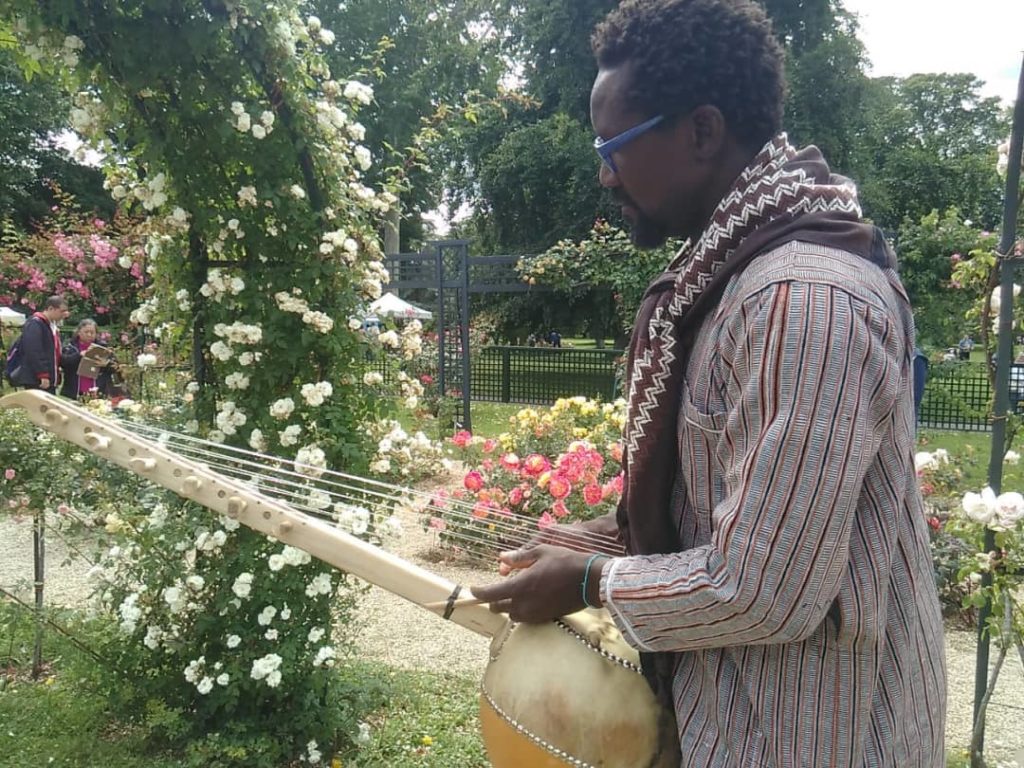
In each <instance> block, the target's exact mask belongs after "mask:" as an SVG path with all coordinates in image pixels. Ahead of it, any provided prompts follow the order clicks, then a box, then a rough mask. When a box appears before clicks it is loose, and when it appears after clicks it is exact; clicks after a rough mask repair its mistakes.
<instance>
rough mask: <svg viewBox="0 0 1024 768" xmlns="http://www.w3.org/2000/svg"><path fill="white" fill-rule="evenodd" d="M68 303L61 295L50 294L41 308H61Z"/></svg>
mask: <svg viewBox="0 0 1024 768" xmlns="http://www.w3.org/2000/svg"><path fill="white" fill-rule="evenodd" d="M67 305H68V303H67V301H66V300H65V299H64V297H63V296H50V297H49V298H47V299H46V301H45V302H44V303H43V309H61V308H62V307H66V306H67Z"/></svg>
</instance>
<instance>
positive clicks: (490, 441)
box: [484, 437, 498, 453]
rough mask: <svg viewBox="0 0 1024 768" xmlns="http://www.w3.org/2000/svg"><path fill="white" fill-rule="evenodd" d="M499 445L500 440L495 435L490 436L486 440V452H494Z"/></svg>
mask: <svg viewBox="0 0 1024 768" xmlns="http://www.w3.org/2000/svg"><path fill="white" fill-rule="evenodd" d="M497 447H498V441H497V440H495V439H494V438H493V437H489V438H487V439H486V440H484V453H494V449H495V448H497Z"/></svg>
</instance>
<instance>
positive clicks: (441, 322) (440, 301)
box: [433, 243, 451, 429]
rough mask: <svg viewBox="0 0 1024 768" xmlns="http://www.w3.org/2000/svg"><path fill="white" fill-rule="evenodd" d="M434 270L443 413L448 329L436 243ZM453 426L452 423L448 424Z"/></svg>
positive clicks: (438, 383) (439, 387) (438, 378)
mask: <svg viewBox="0 0 1024 768" xmlns="http://www.w3.org/2000/svg"><path fill="white" fill-rule="evenodd" d="M433 245H434V270H435V272H436V275H437V326H436V327H437V387H438V389H437V391H438V392H439V393H440V397H441V405H442V413H444V412H446V411H447V409H446V408H445V407H444V403H445V400H446V399H447V397H448V376H447V375H446V373H447V372H446V371H445V359H444V355H445V338H444V337H445V335H446V331H447V330H448V329H447V327H446V326H445V319H444V258H443V256H442V251H441V246H440V244H438V243H434V244H433ZM447 428H449V429H450V428H451V425H450V424H449V425H447Z"/></svg>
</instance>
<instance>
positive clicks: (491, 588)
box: [469, 581, 515, 605]
mask: <svg viewBox="0 0 1024 768" xmlns="http://www.w3.org/2000/svg"><path fill="white" fill-rule="evenodd" d="M514 588H515V584H513V583H512V582H511V581H501V582H498V583H497V584H488V585H487V586H486V587H470V588H469V591H470V592H472V593H473V597H475V598H476V599H477V600H482V601H483V602H485V603H490V604H492V605H493V604H494V603H496V602H499V601H501V600H507V599H509V598H510V597H511V596H512V590H513V589H514Z"/></svg>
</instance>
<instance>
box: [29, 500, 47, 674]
mask: <svg viewBox="0 0 1024 768" xmlns="http://www.w3.org/2000/svg"><path fill="white" fill-rule="evenodd" d="M45 530H46V511H45V510H44V509H42V508H39V509H37V510H36V513H35V515H34V525H33V526H32V555H33V557H32V560H33V576H34V582H35V592H36V627H35V647H34V648H33V649H32V679H33V680H38V679H39V676H40V675H41V674H42V672H43V575H44V573H45V556H46V540H45Z"/></svg>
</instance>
